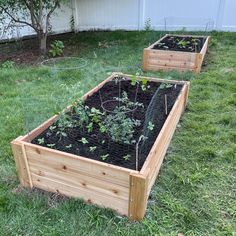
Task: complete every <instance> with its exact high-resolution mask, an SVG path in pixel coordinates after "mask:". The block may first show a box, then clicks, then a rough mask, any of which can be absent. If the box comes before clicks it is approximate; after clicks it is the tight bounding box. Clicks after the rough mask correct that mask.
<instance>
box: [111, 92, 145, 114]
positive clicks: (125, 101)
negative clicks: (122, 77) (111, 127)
mask: <svg viewBox="0 0 236 236" xmlns="http://www.w3.org/2000/svg"><path fill="white" fill-rule="evenodd" d="M114 100H116V101H118V102H120V106H119V107H117V109H116V110H115V111H114V112H118V110H120V111H121V112H129V111H131V110H133V109H134V108H135V107H143V103H139V102H133V101H131V100H130V99H129V98H128V94H127V92H126V91H123V92H122V96H121V97H114Z"/></svg>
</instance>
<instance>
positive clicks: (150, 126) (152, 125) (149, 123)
mask: <svg viewBox="0 0 236 236" xmlns="http://www.w3.org/2000/svg"><path fill="white" fill-rule="evenodd" d="M154 127H155V125H154V124H153V123H152V122H151V121H149V122H148V127H147V128H148V129H149V130H153V129H154Z"/></svg>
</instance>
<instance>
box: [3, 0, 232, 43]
mask: <svg viewBox="0 0 236 236" xmlns="http://www.w3.org/2000/svg"><path fill="white" fill-rule="evenodd" d="M72 16H73V19H74V24H75V25H74V26H75V30H76V31H82V30H98V29H103V30H108V29H109V30H115V29H125V30H142V29H144V28H145V26H147V25H148V24H150V25H151V28H152V29H155V30H166V31H171V30H181V29H185V30H202V31H211V30H218V31H234V32H236V0H178V1H175V0H119V1H117V0H72V4H71V7H68V6H66V7H63V8H62V9H59V10H58V11H57V14H55V16H53V18H52V30H53V32H54V33H62V32H68V31H71V23H70V20H71V17H72ZM3 29H4V26H3V25H1V24H0V39H3V38H5V39H6V38H20V37H22V36H25V35H32V34H34V31H33V30H32V29H30V28H29V27H20V25H16V27H15V28H14V29H13V30H12V31H8V32H5V33H3Z"/></svg>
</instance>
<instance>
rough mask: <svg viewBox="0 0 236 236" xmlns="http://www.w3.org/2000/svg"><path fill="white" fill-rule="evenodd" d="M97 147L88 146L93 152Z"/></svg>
mask: <svg viewBox="0 0 236 236" xmlns="http://www.w3.org/2000/svg"><path fill="white" fill-rule="evenodd" d="M96 149H97V146H91V147H89V151H90V152H94V151H95V150H96Z"/></svg>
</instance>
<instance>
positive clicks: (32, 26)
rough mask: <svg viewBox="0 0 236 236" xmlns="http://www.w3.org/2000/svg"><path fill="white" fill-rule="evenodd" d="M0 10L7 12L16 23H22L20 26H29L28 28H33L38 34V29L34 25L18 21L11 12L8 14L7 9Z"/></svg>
mask: <svg viewBox="0 0 236 236" xmlns="http://www.w3.org/2000/svg"><path fill="white" fill-rule="evenodd" d="M0 9H2V10H3V12H5V13H6V14H7V15H8V16H9V17H10V18H11V19H12V20H13V21H14V22H16V23H20V24H24V25H28V26H30V27H31V28H33V29H34V30H35V31H36V32H37V28H36V27H34V25H32V24H30V23H29V22H27V21H24V20H19V19H16V18H15V17H14V16H13V15H12V14H11V13H10V12H8V11H7V9H6V8H4V7H1V6H0Z"/></svg>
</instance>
